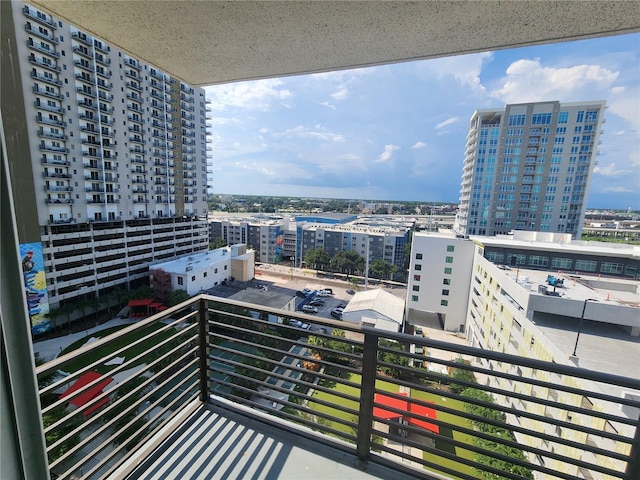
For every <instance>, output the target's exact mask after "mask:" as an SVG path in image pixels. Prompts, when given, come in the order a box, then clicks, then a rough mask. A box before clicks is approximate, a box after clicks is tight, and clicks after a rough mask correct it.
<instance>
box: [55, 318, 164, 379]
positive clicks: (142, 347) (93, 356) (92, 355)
mask: <svg viewBox="0 0 640 480" xmlns="http://www.w3.org/2000/svg"><path fill="white" fill-rule="evenodd" d="M164 326H165V325H164V324H162V323H154V324H152V325H148V326H146V327H144V328H141V329H138V330H136V331H134V332H131V333H130V334H129V335H126V336H121V337H119V338H116V339H115V340H113V341H112V342H111V343H109V344H107V345H104V346H102V347H100V348H97V349H95V350H92V351H91V352H87V353H85V354H84V355H82V356H79V357H77V358H75V359H73V360H71V361H70V362H69V363H67V364H65V365H64V367H63V368H62V369H63V370H65V371H67V372H70V373H73V372H77V371H78V370H80V369H82V368H84V367H86V366H87V365H90V364H92V363H93V362H96V361H98V360H100V359H101V358H103V357H106V356H108V355H110V354H111V353H113V352H115V351H117V350H119V349H121V348H123V347H126V346H127V345H129V344H131V343H133V342H135V341H136V340H139V339H141V338H142V337H145V336H146V335H149V334H151V333H153V332H156V331H158V330H160V329H161V328H162V327H164ZM127 327H129V325H120V326H117V327H111V328H105V329H104V330H101V331H99V332H94V333H93V334H91V335H88V336H86V337H84V338H81V339H80V340H78V341H76V342H74V343H72V344H71V345H69V346H68V347H67V348H65V349H64V350H63V351H62V354H65V353H70V352H73V351H74V350H77V349H78V348H80V347H82V346H83V345H85V344H86V343H87V341H88V340H89V339H90V338H91V337H95V338H103V337H106V336H108V335H111V334H112V333H114V332H117V331H119V330H122V329H123V328H127ZM174 333H175V329H173V328H171V329H168V330H167V331H165V332H162V333H160V334H157V335H155V336H154V337H152V338H150V339H149V340H147V341H144V342H142V343H140V344H138V345H136V346H135V347H132V348H130V349H129V350H127V351H126V352H125V358H127V359H128V358H133V357H135V356H136V355H139V354H140V353H142V352H144V351H150V350H153V347H154V345H157V344H158V343H159V342H161V341H162V340H165V339H167V338H169V337H170V336H171V335H173V334H174ZM116 366H117V365H98V366H97V367H96V368H95V370H96V371H97V372H99V373H102V374H104V373H107V372H109V371H110V370H112V369H113V368H115V367H116Z"/></svg>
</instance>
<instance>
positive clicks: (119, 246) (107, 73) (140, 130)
mask: <svg viewBox="0 0 640 480" xmlns="http://www.w3.org/2000/svg"><path fill="white" fill-rule="evenodd" d="M6 11H9V12H10V13H11V15H3V18H2V37H3V45H8V47H7V50H10V51H7V52H6V55H5V51H4V49H3V59H2V62H3V63H2V89H3V92H2V93H3V94H2V97H3V98H2V111H3V121H4V124H5V126H6V127H7V128H8V129H9V131H12V132H15V135H13V136H12V138H8V142H7V152H8V160H9V168H10V173H11V178H12V184H13V194H14V195H13V198H14V203H15V211H16V216H17V221H18V224H19V232H18V235H19V242H20V245H21V255H22V257H23V258H24V260H23V272H24V276H25V286H26V288H27V297H28V298H27V300H28V302H29V310H30V313H31V316H32V324H33V326H34V332H36V333H37V332H38V331H43V330H46V329H47V328H49V327H50V323H49V320H47V313H48V311H49V310H50V309H53V308H57V307H58V306H61V305H62V304H64V303H65V302H74V301H75V300H76V299H78V298H79V297H86V298H87V299H89V300H95V299H98V298H100V297H103V296H105V295H108V294H109V293H110V292H112V291H113V290H114V289H115V288H117V287H126V286H135V285H136V284H137V283H138V282H141V281H143V279H146V278H147V277H148V266H149V265H150V264H151V263H153V262H157V261H166V260H167V259H170V258H173V257H176V256H180V255H185V254H189V253H194V252H200V251H204V250H207V249H208V229H207V150H209V148H208V147H207V137H206V135H207V124H206V121H207V105H206V103H207V102H206V99H205V92H204V90H203V89H201V88H193V87H192V86H190V85H188V84H186V83H184V82H182V81H180V79H178V78H174V77H172V76H170V75H168V74H166V73H164V72H162V71H160V70H159V69H158V68H156V67H154V66H153V65H149V64H147V63H145V62H144V61H141V60H140V59H138V58H135V57H134V56H131V55H129V54H128V53H126V52H123V51H120V50H118V49H116V48H114V47H113V46H111V45H109V44H108V43H106V42H105V41H103V40H101V39H99V38H95V37H93V36H91V35H89V34H88V33H87V32H84V31H82V30H81V29H78V28H76V27H74V26H72V25H69V24H67V23H65V22H63V21H61V20H60V19H57V18H53V17H52V16H51V15H49V14H47V13H44V12H42V11H40V10H38V9H37V8H35V7H32V6H30V5H28V4H25V3H22V2H11V8H10V9H6V8H5V9H3V12H6Z"/></svg>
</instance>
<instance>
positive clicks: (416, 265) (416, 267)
mask: <svg viewBox="0 0 640 480" xmlns="http://www.w3.org/2000/svg"><path fill="white" fill-rule="evenodd" d="M414 268H415V269H416V270H422V265H420V264H419V263H416V264H415V266H414Z"/></svg>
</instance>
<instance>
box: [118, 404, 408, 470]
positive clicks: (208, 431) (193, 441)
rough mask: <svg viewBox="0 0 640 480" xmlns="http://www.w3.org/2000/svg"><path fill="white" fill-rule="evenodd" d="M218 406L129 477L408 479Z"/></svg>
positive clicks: (195, 418) (200, 414) (196, 419)
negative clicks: (362, 464)
mask: <svg viewBox="0 0 640 480" xmlns="http://www.w3.org/2000/svg"><path fill="white" fill-rule="evenodd" d="M357 464H358V461H357V458H356V456H355V454H354V455H350V454H348V453H346V452H343V451H341V450H338V449H335V448H331V447H329V446H326V445H323V444H320V443H319V442H314V441H312V440H311V439H307V438H304V437H301V436H298V435H296V434H294V433H290V432H288V431H286V430H281V429H278V428H274V427H271V426H270V425H268V424H265V423H262V422H260V421H257V420H254V419H249V418H248V417H244V416H242V415H238V414H235V413H231V412H228V411H226V410H223V409H217V408H216V407H208V408H204V407H202V408H199V409H198V410H197V411H196V412H195V413H194V414H193V415H192V416H191V417H190V418H189V420H188V421H187V422H185V424H184V425H182V426H181V427H180V428H179V429H178V430H177V431H176V432H175V433H174V434H173V435H172V436H171V437H169V438H168V439H167V441H165V442H164V443H163V444H162V445H160V446H159V448H158V449H157V450H156V451H155V452H154V453H153V454H152V455H151V457H150V458H149V459H147V460H146V461H144V462H143V463H142V464H141V465H140V466H139V467H138V468H137V469H136V470H135V471H134V472H133V473H132V474H131V475H129V476H128V477H127V478H129V479H144V480H157V479H159V478H162V479H181V480H187V479H203V480H204V479H207V480H211V479H279V480H287V479H290V480H304V479H309V480H312V479H318V480H320V479H332V480H338V479H349V480H374V479H385V480H386V479H389V480H392V479H393V480H409V479H412V478H415V477H410V476H407V475H403V474H402V473H400V472H398V471H393V470H391V469H389V468H386V467H384V466H382V465H378V464H375V463H369V464H368V465H367V466H366V467H365V468H367V470H369V471H363V470H361V469H360V468H358V467H357Z"/></svg>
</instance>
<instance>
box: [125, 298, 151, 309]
mask: <svg viewBox="0 0 640 480" xmlns="http://www.w3.org/2000/svg"><path fill="white" fill-rule="evenodd" d="M152 303H153V298H143V299H140V300H129V303H128V305H129V306H130V307H148V306H149V305H151V304H152Z"/></svg>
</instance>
